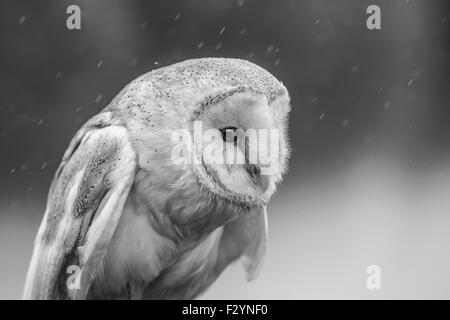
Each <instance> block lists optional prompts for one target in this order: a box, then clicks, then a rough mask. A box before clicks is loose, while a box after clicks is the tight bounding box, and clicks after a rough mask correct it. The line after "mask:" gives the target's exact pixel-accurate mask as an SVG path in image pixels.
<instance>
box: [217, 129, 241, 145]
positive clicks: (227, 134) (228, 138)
mask: <svg viewBox="0 0 450 320" xmlns="http://www.w3.org/2000/svg"><path fill="white" fill-rule="evenodd" d="M219 131H220V133H221V134H222V139H223V141H225V142H234V144H236V143H237V140H238V137H237V128H236V127H224V128H220V129H219Z"/></svg>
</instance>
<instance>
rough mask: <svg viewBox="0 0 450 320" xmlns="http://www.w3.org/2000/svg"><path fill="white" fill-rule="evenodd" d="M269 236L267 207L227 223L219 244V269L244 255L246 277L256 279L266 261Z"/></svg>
mask: <svg viewBox="0 0 450 320" xmlns="http://www.w3.org/2000/svg"><path fill="white" fill-rule="evenodd" d="M267 236H268V225H267V209H266V207H263V208H261V209H258V210H257V212H256V214H254V215H252V216H248V217H247V216H242V217H239V218H238V219H236V220H234V221H232V222H231V223H229V224H227V225H225V226H224V230H223V233H222V237H221V240H220V244H219V256H218V264H219V270H220V271H221V270H223V269H224V268H225V267H226V266H227V265H228V264H229V263H231V262H233V261H234V260H236V259H238V258H240V257H242V258H243V261H242V262H243V265H244V269H245V273H246V279H247V280H248V281H251V280H253V279H255V278H256V277H257V276H258V273H259V271H260V270H261V267H262V264H263V261H264V256H265V252H266V242H267Z"/></svg>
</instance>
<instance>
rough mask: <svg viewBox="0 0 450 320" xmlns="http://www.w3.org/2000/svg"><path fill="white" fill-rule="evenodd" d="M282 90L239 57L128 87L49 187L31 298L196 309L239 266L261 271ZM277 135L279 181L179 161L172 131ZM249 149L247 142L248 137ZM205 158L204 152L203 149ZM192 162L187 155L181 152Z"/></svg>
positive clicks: (89, 125) (186, 65)
mask: <svg viewBox="0 0 450 320" xmlns="http://www.w3.org/2000/svg"><path fill="white" fill-rule="evenodd" d="M289 110H290V101H289V95H288V92H287V90H286V88H285V87H284V86H283V84H282V83H281V82H279V81H278V80H277V79H276V78H275V77H274V76H272V75H271V74H270V73H269V72H267V71H266V70H264V69H262V68H261V67H259V66H257V65H255V64H253V63H251V62H248V61H245V60H240V59H228V58H202V59H192V60H186V61H183V62H180V63H176V64H173V65H171V66H167V67H163V68H159V69H156V70H153V71H151V72H149V73H146V74H144V75H142V76H140V77H138V78H137V79H135V80H134V81H132V82H131V83H130V84H128V85H127V86H126V87H125V88H124V89H123V90H122V91H121V92H120V93H119V94H118V95H117V96H116V97H115V98H114V99H113V100H112V101H111V103H110V104H109V105H108V106H106V107H105V109H103V110H102V111H101V112H100V113H99V114H97V115H95V116H94V117H93V118H91V119H90V120H88V121H87V122H86V123H85V124H84V125H83V126H82V127H81V129H80V130H79V131H78V132H77V134H76V135H75V136H74V138H73V139H72V141H71V142H70V144H69V146H68V149H67V150H66V152H65V154H64V156H63V159H62V161H61V164H60V166H59V167H58V169H57V171H56V173H55V177H54V180H53V182H52V184H51V186H50V190H49V195H48V199H47V206H46V210H45V213H44V217H43V220H42V223H41V225H40V228H39V231H38V234H37V236H36V239H35V243H34V251H33V254H32V258H31V262H30V266H29V270H28V274H27V279H26V284H25V289H24V294H23V297H24V298H25V299H119V298H120V299H193V298H195V297H197V296H198V295H199V294H201V293H202V292H204V291H205V290H206V289H207V288H208V287H209V286H210V285H211V284H212V283H213V282H214V281H215V280H216V279H217V277H218V276H219V275H220V274H221V272H222V271H223V270H224V269H225V268H226V267H227V266H228V265H229V264H230V263H232V262H234V261H236V260H238V259H240V260H242V263H243V266H244V269H245V273H246V278H247V279H248V280H252V279H254V278H255V277H256V275H257V273H258V271H259V270H260V268H261V265H262V260H263V258H264V254H265V246H266V241H267V232H268V231H267V214H266V206H267V203H268V201H269V199H270V197H271V195H272V194H273V193H274V191H275V188H276V185H277V184H278V183H279V182H280V181H281V178H282V175H283V173H284V172H285V170H286V166H287V164H286V162H287V158H288V153H289V146H288V141H287V119H288V114H289ZM196 121H201V123H202V125H203V127H204V128H206V129H209V130H215V132H218V133H220V134H221V136H222V137H223V140H224V144H225V145H227V146H231V148H235V149H236V151H237V152H241V153H242V152H244V151H245V150H247V149H248V145H247V142H245V141H244V143H240V142H239V141H236V140H237V139H238V136H234V138H233V139H228V133H229V132H230V131H231V132H233V131H236V130H238V129H242V130H246V129H250V128H256V129H276V130H278V131H279V132H280V135H279V144H278V146H279V148H278V151H279V156H278V157H276V161H277V164H278V167H279V170H278V171H277V172H271V173H270V174H262V170H261V169H262V165H261V164H259V163H258V162H256V163H247V162H245V163H243V164H229V163H212V162H208V163H207V162H205V161H204V159H203V158H202V153H201V152H198V151H199V150H197V149H196V148H187V149H186V150H190V152H191V153H192V154H193V158H195V159H196V160H197V161H191V162H182V163H177V162H176V161H173V157H172V156H171V155H172V154H173V148H174V144H175V142H174V141H173V139H172V137H173V132H174V130H179V129H183V130H185V131H186V132H188V133H192V131H193V123H194V122H196ZM244 140H245V137H244ZM200 151H201V150H200ZM186 152H188V151H186Z"/></svg>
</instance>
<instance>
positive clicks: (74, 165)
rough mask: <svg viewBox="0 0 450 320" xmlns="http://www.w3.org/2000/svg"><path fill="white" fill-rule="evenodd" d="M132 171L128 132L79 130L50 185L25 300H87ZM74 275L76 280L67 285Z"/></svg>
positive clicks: (95, 128)
mask: <svg viewBox="0 0 450 320" xmlns="http://www.w3.org/2000/svg"><path fill="white" fill-rule="evenodd" d="M135 167H136V156H135V153H134V151H133V150H132V148H131V145H130V143H129V140H128V133H127V130H126V128H124V127H121V126H106V127H101V126H91V127H87V128H86V127H85V128H83V129H81V130H80V132H79V133H78V134H77V136H75V138H74V139H73V141H72V143H71V145H70V146H69V149H68V150H67V151H66V154H65V155H64V158H63V161H62V163H61V165H60V167H59V169H58V171H57V172H56V175H55V178H54V181H53V183H52V186H51V187H50V192H49V196H48V201H47V207H46V211H45V215H44V218H43V220H42V223H41V226H40V229H39V232H38V235H37V237H36V240H35V247H34V251H33V256H32V260H31V263H30V267H29V270H28V275H27V280H26V284H25V290H24V295H23V298H24V299H52V298H62V299H64V298H76V299H78V298H79V299H83V298H85V297H86V295H87V293H88V290H89V287H90V286H91V284H92V282H93V280H94V278H95V275H96V273H97V270H98V268H99V266H100V264H101V262H102V259H103V258H104V255H105V253H106V250H107V248H108V244H109V242H110V240H111V238H112V236H113V234H114V231H115V229H116V226H117V224H118V221H119V218H120V216H121V213H122V209H123V206H124V203H125V200H126V198H127V196H128V193H129V191H130V189H131V186H132V184H133V181H134V174H135ZM69 267H70V268H69ZM72 272H76V277H75V278H73V279H72V280H74V281H73V283H69V281H68V278H69V276H71V273H72ZM69 280H70V279H69Z"/></svg>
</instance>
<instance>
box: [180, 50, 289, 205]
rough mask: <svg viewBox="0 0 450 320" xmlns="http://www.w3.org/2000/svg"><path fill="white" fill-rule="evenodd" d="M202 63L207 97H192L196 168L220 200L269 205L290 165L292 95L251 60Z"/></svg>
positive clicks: (198, 80)
mask: <svg viewBox="0 0 450 320" xmlns="http://www.w3.org/2000/svg"><path fill="white" fill-rule="evenodd" d="M205 60H206V61H205ZM202 61H203V63H201V68H197V70H200V72H198V73H196V77H197V78H196V83H197V84H199V86H200V88H203V90H202V89H200V90H199V91H200V92H202V93H203V94H201V95H200V96H199V95H198V94H197V95H196V96H195V97H193V98H192V99H196V102H195V103H193V106H194V107H193V108H192V109H191V116H190V122H189V128H188V130H189V131H190V135H191V137H192V140H193V141H192V142H193V148H192V149H191V150H190V151H191V152H189V153H190V154H192V155H193V161H192V163H191V168H192V169H193V172H194V173H195V175H196V176H197V177H198V180H199V182H200V183H201V184H202V185H203V187H205V188H207V189H208V190H209V191H210V192H212V193H213V194H215V195H216V196H218V197H220V198H222V199H225V200H227V201H230V202H232V203H235V204H238V205H241V206H245V207H248V208H253V207H261V206H264V205H265V204H266V203H267V201H268V200H269V198H270V196H271V195H272V194H273V192H274V191H275V187H276V184H277V182H279V181H281V177H282V174H283V173H284V172H285V170H286V166H287V158H288V154H289V147H288V140H287V120H288V114H289V111H290V102H289V95H288V93H287V90H286V88H285V87H284V86H283V85H282V84H281V83H280V82H279V81H278V80H277V79H276V78H275V77H273V76H272V75H271V74H270V73H269V72H267V71H266V70H264V69H262V68H260V67H258V66H256V65H255V64H252V63H250V62H248V61H243V60H236V59H202ZM197 63H198V60H197ZM199 91H197V93H198V92H199ZM190 102H191V103H192V100H191V101H190Z"/></svg>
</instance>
